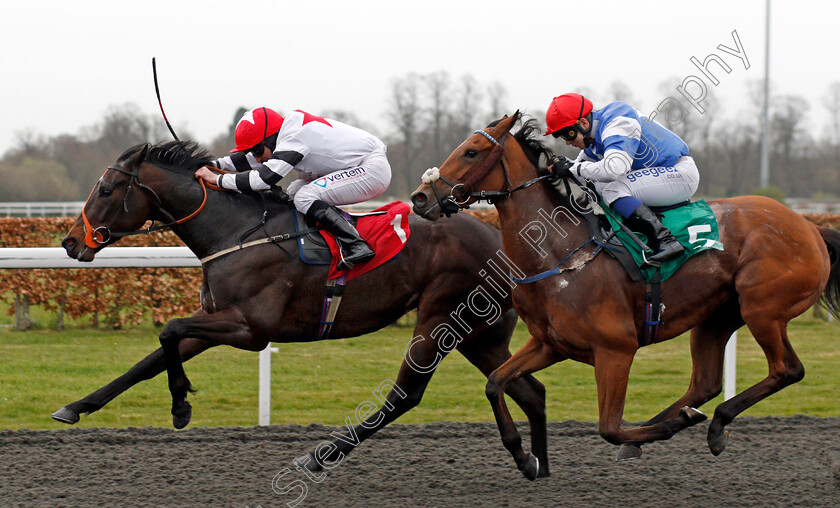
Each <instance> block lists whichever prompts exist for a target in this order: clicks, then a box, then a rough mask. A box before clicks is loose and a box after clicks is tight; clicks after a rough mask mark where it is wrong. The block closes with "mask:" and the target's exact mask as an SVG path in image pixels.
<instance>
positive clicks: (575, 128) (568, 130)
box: [551, 123, 586, 141]
mask: <svg viewBox="0 0 840 508" xmlns="http://www.w3.org/2000/svg"><path fill="white" fill-rule="evenodd" d="M578 132H580V133H581V134H583V135H584V136H585V135H586V133H585V132H583V129H581V128H580V123H576V124H574V125H570V126H568V127H564V128H562V129H557V130H556V131H554V132H552V133H551V135H552V136H554V139H557V138H563V139H564V140H566V141H572V140H573V139H575V136H577V133H578Z"/></svg>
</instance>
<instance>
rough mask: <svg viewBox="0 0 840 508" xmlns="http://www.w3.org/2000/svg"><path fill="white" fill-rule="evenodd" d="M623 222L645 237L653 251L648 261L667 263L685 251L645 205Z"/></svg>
mask: <svg viewBox="0 0 840 508" xmlns="http://www.w3.org/2000/svg"><path fill="white" fill-rule="evenodd" d="M624 222H625V223H626V224H627V226H628V227H629V228H630V229H632V230H633V231H638V232H639V233H642V234H643V235H645V236H646V237H647V239H648V247H650V248H651V249H652V250H653V255H652V256H650V257H649V258H647V260H648V261H653V262H662V261H667V260H669V259H671V258H675V257H677V256H679V255H681V254H682V253H683V251H684V250H685V249H683V246H682V245H680V242H679V241H677V239H676V238H674V235H672V234H671V230H670V229H668V228H666V227H665V226H663V225H662V222H660V221H659V217H657V216H656V214H655V213H653V211H652V210H651V209H650V208H648V207H647V206H645V205H641V206H639V207H638V208H636V210H634V211H633V213H632V214H631V215H630V217H627V218H626V219H625V220H624Z"/></svg>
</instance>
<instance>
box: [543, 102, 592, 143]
mask: <svg viewBox="0 0 840 508" xmlns="http://www.w3.org/2000/svg"><path fill="white" fill-rule="evenodd" d="M591 112H592V101H590V100H589V99H587V98H586V97H584V96H583V95H581V94H579V93H566V94H563V95H561V96H559V97H555V98H554V99H553V100H552V101H551V104H549V105H548V111H547V112H546V113H545V124H546V126H547V127H548V129H547V130H546V131H545V134H543V135H544V136H548V135H549V134H553V133H555V132H557V131H559V130H561V129H565V128H566V127H571V126H572V125H575V124H576V123H577V122H578V120H580V119H581V118H583V117H585V116H586V115H588V114H589V113H591Z"/></svg>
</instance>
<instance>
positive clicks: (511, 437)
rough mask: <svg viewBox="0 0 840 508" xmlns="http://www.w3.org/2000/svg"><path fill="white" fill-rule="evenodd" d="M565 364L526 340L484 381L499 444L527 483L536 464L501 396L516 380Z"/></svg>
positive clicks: (548, 349) (550, 351) (543, 347)
mask: <svg viewBox="0 0 840 508" xmlns="http://www.w3.org/2000/svg"><path fill="white" fill-rule="evenodd" d="M562 360H565V357H563V356H561V355H560V354H559V353H558V352H557V351H555V350H554V349H553V348H552V347H550V346H549V345H547V344H545V343H543V342H540V341H539V340H537V339H535V338H534V337H530V338H529V339H528V342H526V343H525V345H524V346H522V348H521V349H520V350H519V351H517V352H516V353H515V354H514V355H513V356H511V357H510V358H509V359H508V360H507V361H506V362H505V363H503V364H502V365H501V367H499V368H498V369H496V370H495V371H493V373H492V374H490V376H489V377H488V378H487V387H486V389H485V394H486V395H487V399H488V400H489V401H490V405H491V406H492V407H493V414H494V416H495V417H496V424H497V425H498V426H499V433H500V434H501V437H502V443H503V444H504V445H505V448H507V450H508V452H510V454H511V455H512V456H513V460H514V461H515V462H516V467H517V468H518V469H519V470H520V471H522V474H524V475H525V477H526V478H528V479H529V480H535V479H536V478H537V475H538V474H539V471H540V465H539V460H538V459H536V457H535V456H533V455H531V454H530V453H525V450H523V449H522V436H520V435H519V431H517V430H516V424H514V422H513V418H512V417H511V415H510V411H509V410H508V407H507V403H506V402H505V392H506V391H507V388H508V386H509V385H510V384H511V383H512V382H513V381H515V380H516V379H518V378H520V377H522V376H526V375H528V374H531V373H532V372H536V371H539V370H542V369H544V368H546V367H548V366H550V365H553V364H555V363H557V362H559V361H562Z"/></svg>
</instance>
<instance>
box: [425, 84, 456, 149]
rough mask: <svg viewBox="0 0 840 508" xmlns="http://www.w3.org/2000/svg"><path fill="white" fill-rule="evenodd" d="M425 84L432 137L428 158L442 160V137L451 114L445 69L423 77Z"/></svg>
mask: <svg viewBox="0 0 840 508" xmlns="http://www.w3.org/2000/svg"><path fill="white" fill-rule="evenodd" d="M423 82H424V83H425V84H426V90H425V91H426V94H427V95H428V96H429V108H428V111H429V120H430V122H431V124H430V125H429V128H430V130H431V132H430V136H431V138H432V150H431V157H430V159H431V160H433V161H440V160H443V157H444V155H445V154H444V153H443V151H444V149H445V147H444V146H443V137H444V134H445V131H446V130H447V128H448V124H449V121H450V119H451V114H450V111H449V103H450V96H451V93H450V91H449V88H450V86H449V85H450V78H449V73H447V72H446V71H438V72H433V73H431V74H427V75H425V76H424V77H423Z"/></svg>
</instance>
